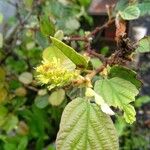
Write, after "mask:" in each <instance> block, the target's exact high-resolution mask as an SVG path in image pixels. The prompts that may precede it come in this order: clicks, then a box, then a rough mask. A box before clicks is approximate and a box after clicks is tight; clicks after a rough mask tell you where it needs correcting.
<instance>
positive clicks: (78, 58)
mask: <svg viewBox="0 0 150 150" xmlns="http://www.w3.org/2000/svg"><path fill="white" fill-rule="evenodd" d="M51 40H52V45H53V46H55V47H56V48H57V49H58V50H60V51H61V52H62V53H63V54H64V55H65V56H66V57H68V58H69V59H70V60H71V61H72V62H73V63H74V64H76V65H77V66H78V67H81V68H86V67H87V65H88V62H87V60H86V59H85V58H84V57H83V56H82V55H80V54H79V53H77V52H76V51H75V50H74V49H73V48H71V47H70V46H68V45H66V44H65V43H63V42H61V41H60V40H58V39H56V38H54V37H51Z"/></svg>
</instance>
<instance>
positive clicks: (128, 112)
mask: <svg viewBox="0 0 150 150" xmlns="http://www.w3.org/2000/svg"><path fill="white" fill-rule="evenodd" d="M123 110H124V114H123V116H124V118H125V120H126V122H127V123H130V124H131V123H133V122H134V121H135V120H136V118H135V115H136V112H135V109H134V107H133V106H132V105H130V104H128V105H124V106H123Z"/></svg>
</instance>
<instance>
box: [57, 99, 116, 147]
mask: <svg viewBox="0 0 150 150" xmlns="http://www.w3.org/2000/svg"><path fill="white" fill-rule="evenodd" d="M56 148H57V150H73V149H74V150H75V149H81V150H91V149H95V150H108V149H109V150H118V149H119V147H118V137H117V134H116V131H115V128H114V125H113V123H112V121H111V119H110V117H109V116H108V115H106V114H104V113H103V112H102V111H101V110H100V109H99V107H98V106H97V105H96V104H91V103H90V102H88V101H86V100H84V99H82V98H76V99H75V100H73V101H72V102H70V103H69V104H68V105H67V106H66V108H65V110H64V112H63V115H62V119H61V123H60V130H59V132H58V135H57V139H56Z"/></svg>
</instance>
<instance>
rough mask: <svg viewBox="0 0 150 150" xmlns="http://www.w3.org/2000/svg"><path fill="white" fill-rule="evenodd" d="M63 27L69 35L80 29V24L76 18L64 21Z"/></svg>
mask: <svg viewBox="0 0 150 150" xmlns="http://www.w3.org/2000/svg"><path fill="white" fill-rule="evenodd" d="M65 26H66V29H67V30H69V32H70V33H71V32H73V31H74V30H77V29H78V28H79V27H80V23H79V21H78V20H77V19H76V18H69V19H68V20H67V21H66V24H65Z"/></svg>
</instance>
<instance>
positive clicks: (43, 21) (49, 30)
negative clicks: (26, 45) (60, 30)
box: [40, 16, 55, 36]
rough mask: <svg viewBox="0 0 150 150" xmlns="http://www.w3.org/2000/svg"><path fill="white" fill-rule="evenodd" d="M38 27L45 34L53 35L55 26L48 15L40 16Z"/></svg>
mask: <svg viewBox="0 0 150 150" xmlns="http://www.w3.org/2000/svg"><path fill="white" fill-rule="evenodd" d="M40 29H41V32H42V33H43V35H45V36H53V35H54V34H55V26H54V24H53V22H52V21H51V20H50V19H49V18H48V16H41V17H40Z"/></svg>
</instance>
